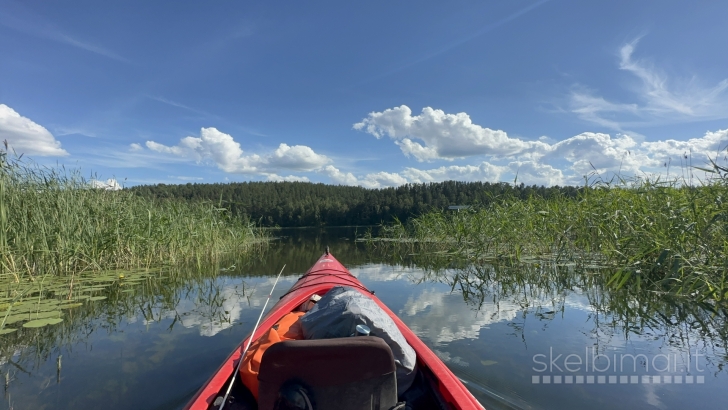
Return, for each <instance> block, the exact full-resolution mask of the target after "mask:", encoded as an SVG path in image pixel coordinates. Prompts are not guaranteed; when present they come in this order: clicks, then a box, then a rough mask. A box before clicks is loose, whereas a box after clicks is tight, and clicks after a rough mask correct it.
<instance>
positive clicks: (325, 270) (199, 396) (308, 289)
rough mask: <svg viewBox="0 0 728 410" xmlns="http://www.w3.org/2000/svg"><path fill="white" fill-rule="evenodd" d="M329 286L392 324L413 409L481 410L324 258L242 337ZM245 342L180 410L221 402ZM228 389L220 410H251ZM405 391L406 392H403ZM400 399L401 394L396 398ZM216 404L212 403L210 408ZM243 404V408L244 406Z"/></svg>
mask: <svg viewBox="0 0 728 410" xmlns="http://www.w3.org/2000/svg"><path fill="white" fill-rule="evenodd" d="M335 286H347V287H349V288H353V289H357V290H358V291H359V292H361V293H362V294H364V295H366V296H368V297H369V298H371V299H372V300H373V301H374V302H376V304H377V305H378V306H379V307H380V308H381V309H382V310H384V312H385V313H386V314H387V315H389V316H390V317H391V318H392V320H393V321H394V322H395V324H396V325H397V327H398V328H399V330H400V331H401V333H402V335H403V336H404V338H405V340H406V341H407V343H409V345H410V346H411V347H412V348H413V349H414V350H415V352H416V354H417V368H418V377H417V380H416V382H415V383H414V384H413V386H412V387H411V388H410V390H411V389H421V390H424V391H425V392H426V394H425V395H423V396H422V397H425V398H426V399H423V400H422V403H420V404H419V405H418V406H417V407H416V409H423V410H426V409H430V408H432V409H483V406H482V405H480V403H479V402H478V401H477V400H476V399H475V398H474V397H473V395H472V394H471V393H470V392H469V391H468V390H467V388H465V386H464V385H463V384H462V382H460V380H459V379H458V378H457V377H456V376H455V375H454V374H453V373H452V371H450V369H448V368H447V366H445V364H444V363H443V362H442V361H441V360H440V359H439V358H438V357H437V356H436V355H435V354H434V353H433V352H432V350H430V349H429V348H428V347H427V346H426V345H425V344H424V343H423V342H422V340H420V339H419V338H418V337H417V336H416V335H415V334H414V333H413V332H412V331H411V330H410V329H409V328H408V327H407V326H406V325H405V324H404V323H403V322H402V321H401V320H400V319H399V317H397V315H395V314H394V313H393V312H392V311H391V310H390V309H389V308H388V307H387V306H386V305H385V304H384V303H382V302H381V301H380V300H379V298H377V297H376V296H375V295H374V292H373V291H370V290H369V289H367V288H366V287H365V286H364V285H363V284H362V283H361V282H360V281H359V280H358V279H357V278H356V277H355V276H353V275H352V274H351V273H350V272H349V271H348V270H347V269H346V268H345V267H344V266H343V265H342V264H341V263H340V262H339V261H338V260H336V259H335V258H334V257H333V256H332V255H331V254H330V253H325V254H324V255H322V256H321V257H320V258H319V259H318V261H316V263H315V264H314V265H313V266H312V267H311V268H310V269H309V270H308V271H307V272H306V273H305V274H304V275H303V276H302V277H301V278H299V280H298V281H297V282H296V283H295V284H294V285H293V286H292V287H291V289H290V290H288V291H287V292H286V293H285V294H284V295H283V296H281V298H280V300H279V301H278V302H277V303H276V304H275V306H273V308H272V309H271V310H270V311H269V312H268V314H267V315H266V316H265V317H264V318H263V319H262V321H261V323H260V325H259V327H258V329H257V330H256V331H255V333H254V334H251V335H250V336H248V338H252V340H257V339H258V338H260V336H261V335H263V334H264V333H266V332H267V331H268V330H269V329H270V328H271V327H272V326H273V325H274V324H276V323H277V322H278V321H279V320H280V319H281V318H282V317H283V316H285V315H287V314H289V313H290V312H293V311H295V310H297V309H299V308H300V307H301V305H303V304H304V303H306V302H308V300H309V299H310V298H311V296H312V295H314V294H317V295H319V296H323V295H324V294H326V292H328V291H329V290H330V289H331V288H333V287H335ZM248 338H246V339H245V340H243V341H242V342H241V344H240V345H239V346H238V347H237V348H236V349H235V350H234V351H233V352H232V353H231V354H230V356H229V357H228V358H227V359H226V360H225V362H224V363H223V364H222V366H220V368H219V369H218V370H217V371H216V372H215V373H214V374H213V375H212V377H211V378H210V379H209V380H208V382H207V383H205V384H204V385H203V386H202V388H201V389H200V390H199V391H198V392H197V393H196V394H195V396H194V397H193V398H192V400H191V401H190V402H189V403H188V404H187V406H186V407H185V408H186V409H195V410H202V409H217V408H219V404H220V402H221V396H223V395H224V393H225V390H226V389H227V387H228V385H229V383H230V380H231V379H232V375H233V372H234V371H235V369H236V365H237V362H238V360H240V358H241V353H242V350H243V349H244V348H245V346H246V345H247V343H248ZM239 379H240V378H239V377H236V383H235V384H234V386H233V391H232V393H231V396H233V397H235V404H233V405H231V404H226V405H225V408H226V409H231V410H232V409H235V408H236V407H233V406H237V408H238V409H246V408H256V407H253V406H255V404H254V403H255V399H254V398H253V395H252V394H251V392H250V391H249V390H248V389H247V388H246V387H245V386H244V385H243V384H242V383H240V382H239ZM408 391H409V390H408ZM400 396H401V395H400ZM216 399H217V404H216V402H215V401H216ZM246 403H247V404H246Z"/></svg>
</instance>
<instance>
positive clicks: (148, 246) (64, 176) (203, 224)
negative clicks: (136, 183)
mask: <svg viewBox="0 0 728 410" xmlns="http://www.w3.org/2000/svg"><path fill="white" fill-rule="evenodd" d="M262 238H263V236H262V235H261V233H260V232H259V231H258V230H256V229H255V227H254V226H253V225H252V224H251V223H249V222H248V221H247V220H243V219H241V218H238V217H236V216H234V215H231V214H230V212H229V211H228V210H226V209H224V208H219V207H217V206H215V205H214V204H212V203H187V202H180V201H173V200H158V199H157V200H153V199H146V198H141V197H139V196H136V195H134V194H133V193H131V192H128V191H125V190H121V191H111V190H106V189H98V188H92V185H91V183H90V181H88V180H87V179H85V178H83V177H82V176H81V175H80V172H79V171H78V170H66V169H65V168H64V167H57V168H49V167H42V166H39V165H37V164H35V163H33V162H32V161H28V160H24V159H22V156H21V157H15V156H11V155H9V154H8V152H6V151H2V150H0V274H10V275H15V279H16V280H19V278H20V276H23V275H28V277H29V278H30V279H32V278H33V277H34V276H35V275H38V274H68V273H73V272H80V271H85V270H99V269H112V268H134V267H149V266H154V265H159V264H170V263H178V262H181V261H188V260H194V259H197V260H199V259H200V258H214V257H216V255H219V254H221V253H226V252H232V251H246V250H250V249H251V246H252V245H253V244H255V243H260V241H259V239H262Z"/></svg>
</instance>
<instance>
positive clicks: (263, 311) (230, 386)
mask: <svg viewBox="0 0 728 410" xmlns="http://www.w3.org/2000/svg"><path fill="white" fill-rule="evenodd" d="M285 268H286V265H283V267H282V268H281V271H280V272H278V276H277V277H276V281H275V282H274V283H273V287H272V288H270V293H269V294H268V298H267V299H266V300H265V304H264V305H263V310H261V311H260V316H258V321H257V322H255V327H253V333H251V334H250V337H249V338H248V344H247V345H245V349H244V350H243V353H241V354H240V360H238V365H237V366H235V372H234V373H233V378H232V379H230V385H229V386H228V388H227V391H226V392H225V396H223V398H222V403H220V409H219V410H222V408H223V407H225V403H226V402H227V398H228V396H229V395H230V390H232V388H233V383H235V377H237V375H238V371H240V365H241V364H243V359H244V358H245V353H247V352H248V349H249V348H250V343H251V342H252V341H253V336H255V331H256V330H258V325H259V324H260V319H261V318H263V313H265V308H266V307H267V306H268V302H269V301H270V297H271V296H273V290H274V289H275V288H276V285H277V284H278V279H280V278H281V274H282V273H283V269H285Z"/></svg>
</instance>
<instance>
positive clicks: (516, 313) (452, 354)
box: [0, 229, 728, 409]
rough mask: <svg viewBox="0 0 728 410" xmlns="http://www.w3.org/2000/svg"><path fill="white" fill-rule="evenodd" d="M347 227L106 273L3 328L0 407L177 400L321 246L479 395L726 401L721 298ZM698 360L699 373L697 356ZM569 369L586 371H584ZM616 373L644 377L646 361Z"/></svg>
mask: <svg viewBox="0 0 728 410" xmlns="http://www.w3.org/2000/svg"><path fill="white" fill-rule="evenodd" d="M356 234H357V231H356V230H355V229H339V230H335V229H330V230H289V231H281V232H278V233H277V235H278V236H280V238H281V239H280V240H279V241H277V242H276V243H275V244H274V245H273V246H272V247H271V248H270V249H269V251H268V252H266V253H264V254H261V255H259V256H258V257H256V258H253V259H247V260H243V259H241V258H235V257H232V256H231V258H230V259H229V260H225V261H222V262H221V263H220V264H219V265H208V266H204V265H202V266H194V267H190V268H188V269H177V270H174V271H170V270H166V271H165V270H163V271H158V272H151V273H150V274H149V275H148V277H146V278H144V279H143V280H141V281H139V282H138V283H137V284H136V285H135V286H133V287H131V288H130V287H127V286H126V285H124V286H120V284H115V283H112V284H111V285H109V286H108V287H106V288H103V289H99V290H96V291H94V292H92V293H89V295H92V296H90V297H93V296H94V295H95V296H101V295H102V296H105V297H106V299H105V300H97V301H95V302H87V301H86V302H82V303H83V305H82V306H80V307H77V308H73V309H69V310H67V311H64V313H63V319H64V321H63V322H62V323H61V324H58V325H54V326H49V327H45V328H40V329H24V328H20V329H19V330H18V331H17V332H15V333H12V334H7V335H0V370H1V371H2V374H3V375H5V374H7V375H9V380H10V382H9V385H8V388H7V389H6V394H5V400H4V402H3V404H0V409H1V408H11V407H12V408H28V407H31V408H75V407H82V406H94V407H96V406H98V407H101V406H103V407H105V408H109V409H114V408H179V407H181V406H182V405H183V404H184V403H185V401H186V400H187V398H189V397H190V396H191V395H192V394H193V393H194V391H195V390H196V389H197V388H198V387H199V386H200V384H201V383H203V382H204V381H205V380H206V379H207V377H209V375H210V374H211V373H212V372H213V371H214V370H215V369H216V368H217V366H219V364H220V363H221V362H222V360H223V359H224V358H225V357H226V356H227V354H229V352H230V351H231V350H232V349H233V347H234V346H235V345H237V343H239V341H240V340H241V339H242V338H243V337H244V336H245V335H246V334H247V333H248V332H249V331H250V329H251V328H252V326H253V324H254V323H255V319H257V315H258V313H259V309H261V308H262V306H263V304H264V303H265V299H266V297H267V294H268V292H269V291H270V288H271V286H272V285H273V281H274V276H275V274H276V273H277V272H278V270H280V268H281V266H282V265H283V264H284V263H285V264H287V267H286V270H285V271H284V276H283V277H282V278H281V282H280V283H279V284H278V286H277V288H276V292H275V293H274V300H275V299H277V297H278V296H280V295H282V294H283V293H284V292H285V291H286V290H287V289H288V288H289V287H290V286H291V285H292V284H293V283H294V282H295V281H296V280H297V279H298V277H299V276H300V275H301V274H302V273H303V272H305V271H306V270H307V269H308V268H309V267H310V266H311V264H313V262H314V261H315V260H316V259H317V258H318V256H319V255H320V253H321V251H322V250H323V249H324V247H325V246H326V245H330V246H331V248H332V251H333V253H334V255H335V256H336V257H337V258H338V259H339V260H341V261H342V262H343V263H344V264H345V265H346V266H348V267H349V268H350V269H351V270H352V272H353V273H354V274H355V275H357V276H358V277H359V278H360V279H361V280H362V281H363V282H364V283H365V285H367V286H368V287H369V288H372V289H375V290H376V294H377V296H379V297H380V299H382V300H383V301H384V302H385V303H386V304H387V305H388V306H389V307H390V308H391V309H392V310H393V311H394V312H396V313H397V314H398V315H399V316H400V318H401V319H402V320H403V321H404V322H405V323H407V325H408V326H410V327H411V328H412V329H413V330H414V331H415V332H416V334H417V335H418V336H420V337H421V338H422V339H423V341H424V342H425V343H426V344H428V345H429V346H430V347H431V348H432V349H433V350H434V351H435V353H436V354H437V355H438V356H439V357H440V358H441V359H442V360H443V361H444V362H446V363H447V364H448V366H450V367H451V369H453V371H454V372H455V373H456V374H457V375H458V376H459V377H461V378H462V379H463V380H465V381H466V382H467V385H468V386H469V388H470V389H471V391H473V393H474V394H475V395H476V397H478V398H479V400H481V401H482V402H483V403H484V404H486V407H487V408H520V409H535V408H552V409H580V408H584V407H587V406H588V407H590V408H594V409H607V408H613V407H614V406H615V403H617V402H616V401H615V397H618V400H619V401H618V403H619V406H620V407H622V408H625V409H638V408H645V407H650V406H652V407H656V408H680V407H691V408H695V407H701V406H702V407H707V406H708V405H709V404H710V403H711V401H713V400H721V401H722V402H725V401H728V392H726V391H724V390H725V389H724V388H723V386H724V385H725V383H726V381H728V377H726V375H725V372H723V366H724V363H726V361H728V358H727V357H726V352H725V346H726V335H727V334H728V332H727V331H726V321H725V319H726V312H725V311H723V310H720V309H717V308H715V307H713V306H710V305H701V304H696V303H692V302H691V301H688V300H679V299H674V298H671V297H670V296H668V295H665V294H661V293H658V292H647V291H645V292H643V293H640V294H633V293H629V292H626V291H624V292H618V291H613V290H610V289H608V288H607V287H606V286H604V284H603V283H602V282H601V281H600V279H599V278H600V277H602V275H597V274H594V273H595V272H596V271H592V272H590V271H588V270H587V271H579V270H578V269H577V268H576V267H575V266H574V265H553V264H552V265H549V264H543V263H539V262H537V261H532V262H531V263H526V264H520V265H507V264H500V265H499V264H495V263H480V264H472V263H471V264H468V263H463V261H462V260H456V259H455V258H453V257H452V255H450V256H448V255H412V254H397V253H394V252H391V251H383V250H381V249H376V248H367V247H366V246H365V245H364V244H362V243H357V242H356V241H354V238H355V235H356ZM62 297H63V296H62ZM83 300H86V299H83ZM551 352H553V354H554V356H556V355H559V354H561V355H562V356H561V359H560V360H561V361H562V362H561V368H562V369H563V367H564V366H563V358H564V357H565V356H567V355H569V354H579V355H581V356H582V357H584V356H585V355H588V354H592V353H591V352H594V353H593V354H592V356H593V355H596V354H603V355H604V356H605V357H606V358H610V357H612V355H625V354H632V355H638V354H644V355H646V356H647V357H648V358H651V357H654V356H656V355H658V354H664V355H674V358H675V359H674V364H675V367H674V368H673V369H671V371H670V372H667V373H669V374H670V375H674V376H677V375H680V376H683V375H686V374H687V373H688V372H687V371H686V370H690V372H691V375H694V376H698V375H701V376H704V379H703V381H704V382H703V383H702V384H699V385H698V384H697V382H696V383H694V384H693V385H686V384H682V385H676V384H674V383H671V384H669V385H668V384H665V383H661V384H653V383H648V384H643V383H638V384H636V385H631V384H629V383H627V384H620V383H619V382H617V383H615V384H610V383H609V379H606V382H605V384H599V383H598V382H597V381H595V382H594V383H593V384H587V383H586V382H584V383H582V384H577V383H572V384H566V383H565V382H562V383H560V384H558V385H557V384H554V383H550V384H548V385H546V384H543V383H539V384H534V383H533V382H532V380H533V379H532V377H533V376H536V375H538V376H541V373H538V372H537V371H536V370H534V368H535V367H538V366H537V365H536V364H535V363H534V356H535V355H538V354H544V355H547V356H548V355H549V354H550V353H551ZM58 356H63V368H62V370H61V373H60V378H58V377H57V370H56V359H57V357H58ZM592 356H590V357H589V358H591V357H592ZM696 356H697V357H696ZM670 357H672V356H670ZM584 359H585V360H586V358H584ZM696 359H699V363H700V365H701V366H703V367H702V368H704V369H705V371H703V372H699V371H698V370H697V369H696V368H695V363H696ZM547 362H548V360H547ZM595 363H596V364H597V366H601V367H604V366H605V363H606V361H605V358H604V357H600V358H598V360H596V361H595ZM610 363H611V362H610ZM630 363H631V362H630ZM691 366H692V367H691ZM672 370H674V371H672ZM681 370H682V371H681ZM548 374H549V376H556V375H567V374H566V372H564V373H559V372H558V371H557V370H554V371H553V372H548ZM576 374H580V375H585V376H587V375H595V376H596V375H597V374H596V373H594V372H591V373H588V372H585V371H584V369H583V368H582V370H581V373H578V372H577V373H574V375H576ZM624 374H627V373H624ZM628 374H629V375H633V374H634V375H640V376H641V375H643V374H646V372H645V364H644V363H640V364H639V366H637V368H636V370H635V371H632V368H631V367H630V372H628ZM604 375H605V376H608V375H615V376H620V375H623V374H620V373H615V372H614V371H610V372H608V373H604ZM540 380H541V379H540ZM595 380H596V379H595ZM661 380H662V379H661ZM681 380H685V379H681ZM695 380H696V381H697V379H695Z"/></svg>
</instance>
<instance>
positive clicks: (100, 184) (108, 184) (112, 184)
mask: <svg viewBox="0 0 728 410" xmlns="http://www.w3.org/2000/svg"><path fill="white" fill-rule="evenodd" d="M89 184H90V185H91V187H92V188H97V189H105V190H107V191H118V190H120V189H121V188H122V187H121V184H119V182H118V181H117V180H116V179H114V178H109V179H107V180H106V181H99V180H98V179H92V180H91V181H89Z"/></svg>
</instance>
